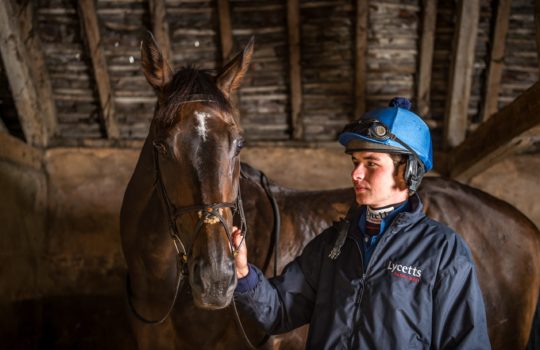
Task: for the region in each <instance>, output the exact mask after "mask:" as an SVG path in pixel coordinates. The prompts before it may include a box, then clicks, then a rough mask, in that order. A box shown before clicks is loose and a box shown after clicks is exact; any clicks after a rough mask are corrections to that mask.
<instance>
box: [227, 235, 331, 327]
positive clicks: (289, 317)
mask: <svg viewBox="0 0 540 350" xmlns="http://www.w3.org/2000/svg"><path fill="white" fill-rule="evenodd" d="M320 237H321V236H319V237H317V238H315V239H314V240H313V241H311V242H310V243H309V244H308V245H307V246H306V247H305V249H304V251H303V252H302V254H301V255H300V256H299V257H297V258H296V259H295V260H293V261H292V262H291V263H289V264H288V265H287V266H286V267H285V269H284V270H283V273H282V274H281V275H280V276H278V277H276V278H271V279H266V278H265V277H264V275H263V273H262V272H261V271H260V270H259V269H258V268H256V267H253V268H252V272H250V273H253V272H254V273H256V274H257V283H256V286H255V288H253V289H251V290H248V291H245V292H239V291H238V290H237V291H235V301H237V302H238V305H239V307H241V308H242V310H243V311H245V312H247V313H248V314H249V315H251V317H252V318H254V319H256V320H257V321H258V322H259V323H260V324H261V325H262V326H263V328H264V329H265V331H266V332H268V333H269V334H279V333H284V332H288V331H290V330H292V329H294V328H297V327H299V326H301V325H303V324H306V323H309V322H310V319H311V314H312V311H313V306H314V303H315V297H316V286H317V284H318V272H319V265H320V261H322V257H323V254H324V251H325V249H322V247H321V243H320V241H321V240H320V239H318V238H320ZM326 253H328V252H326Z"/></svg>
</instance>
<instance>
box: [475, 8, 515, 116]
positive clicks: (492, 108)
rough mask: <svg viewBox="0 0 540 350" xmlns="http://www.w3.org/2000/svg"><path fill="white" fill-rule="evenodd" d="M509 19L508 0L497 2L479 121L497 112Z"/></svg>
mask: <svg viewBox="0 0 540 350" xmlns="http://www.w3.org/2000/svg"><path fill="white" fill-rule="evenodd" d="M509 19H510V0H499V3H498V6H497V20H496V21H495V30H494V34H493V38H492V39H491V41H490V43H491V54H490V60H489V66H488V74H487V79H486V91H485V94H484V105H483V106H482V109H481V113H482V114H481V121H486V120H488V119H489V117H490V116H491V115H492V114H493V113H495V112H497V109H498V108H497V102H498V100H499V91H500V89H501V78H502V71H503V65H504V47H505V43H506V33H507V32H508V22H509Z"/></svg>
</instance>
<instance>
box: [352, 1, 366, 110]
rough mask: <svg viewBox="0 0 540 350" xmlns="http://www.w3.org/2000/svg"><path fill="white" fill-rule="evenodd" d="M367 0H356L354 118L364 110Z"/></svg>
mask: <svg viewBox="0 0 540 350" xmlns="http://www.w3.org/2000/svg"><path fill="white" fill-rule="evenodd" d="M368 11H369V8H368V0H356V27H355V50H354V52H355V59H354V71H355V76H354V81H355V82H354V119H358V118H360V117H361V116H362V115H363V114H364V112H365V111H366V80H367V74H366V70H367V57H366V56H367V31H368Z"/></svg>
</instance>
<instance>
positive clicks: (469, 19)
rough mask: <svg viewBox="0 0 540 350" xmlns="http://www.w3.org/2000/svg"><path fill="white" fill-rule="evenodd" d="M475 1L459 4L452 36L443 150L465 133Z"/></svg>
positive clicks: (477, 7) (475, 29)
mask: <svg viewBox="0 0 540 350" xmlns="http://www.w3.org/2000/svg"><path fill="white" fill-rule="evenodd" d="M479 13H480V1H479V0H460V2H459V5H458V16H457V23H456V25H455V28H456V32H455V34H454V42H453V48H452V50H453V52H452V62H451V67H450V77H449V88H448V96H447V98H446V115H445V123H444V124H445V125H444V143H445V144H444V146H445V148H451V147H455V146H457V145H459V144H460V143H461V142H462V141H463V140H464V139H465V135H466V132H467V121H468V118H467V115H468V113H467V111H468V107H469V95H470V91H471V85H472V74H473V65H474V53H475V44H476V34H477V32H478V17H479Z"/></svg>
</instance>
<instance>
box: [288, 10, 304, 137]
mask: <svg viewBox="0 0 540 350" xmlns="http://www.w3.org/2000/svg"><path fill="white" fill-rule="evenodd" d="M287 27H288V30H289V79H290V86H289V87H290V91H291V127H292V138H293V140H302V139H303V138H304V127H303V123H302V76H301V70H300V2H299V0H288V1H287Z"/></svg>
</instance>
